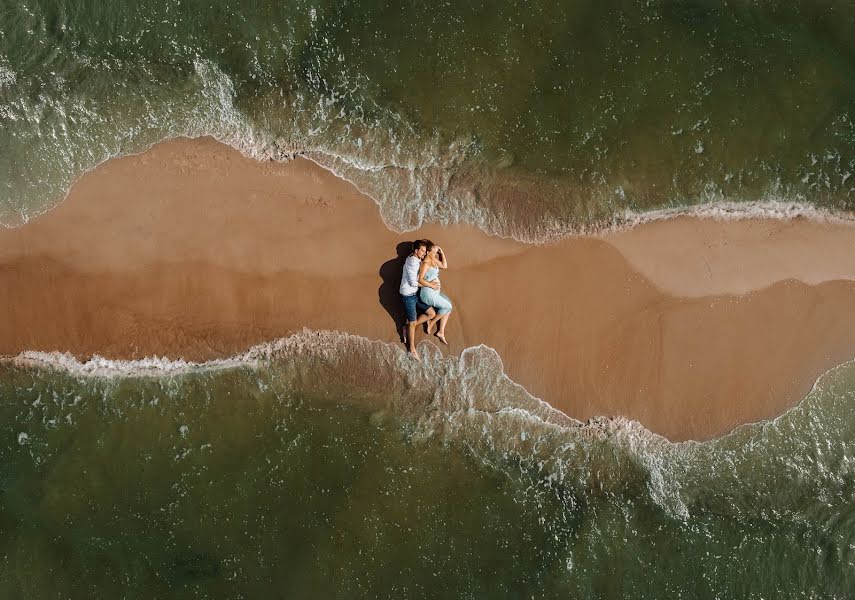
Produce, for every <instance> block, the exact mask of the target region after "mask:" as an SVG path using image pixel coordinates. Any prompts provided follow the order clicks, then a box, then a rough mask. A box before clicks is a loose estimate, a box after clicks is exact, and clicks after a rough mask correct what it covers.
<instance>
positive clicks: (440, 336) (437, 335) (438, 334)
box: [436, 331, 448, 346]
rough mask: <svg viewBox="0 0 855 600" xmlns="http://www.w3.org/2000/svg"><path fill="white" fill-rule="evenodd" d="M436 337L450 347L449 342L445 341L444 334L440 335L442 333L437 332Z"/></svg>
mask: <svg viewBox="0 0 855 600" xmlns="http://www.w3.org/2000/svg"><path fill="white" fill-rule="evenodd" d="M436 337H437V339H438V340H439V341H440V342H442V343H443V344H445V345H446V346H448V342H446V341H445V335H443V334H442V333H440V332H438V331H437V332H436Z"/></svg>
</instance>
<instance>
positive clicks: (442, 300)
mask: <svg viewBox="0 0 855 600" xmlns="http://www.w3.org/2000/svg"><path fill="white" fill-rule="evenodd" d="M434 279H437V280H438V279H439V269H437V268H436V267H431V268H430V269H428V270H427V271H425V281H433V280H434ZM419 297H421V299H422V302H424V303H425V304H427V305H428V306H433V307H434V308H435V309H436V312H437V313H438V314H440V315H445V314H448V313H450V312H451V300H449V299H448V296H446V295H445V294H443V293H442V292H440V291H439V290H434V289H431V288H429V287H423V288H420V289H419Z"/></svg>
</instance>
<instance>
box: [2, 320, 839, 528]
mask: <svg viewBox="0 0 855 600" xmlns="http://www.w3.org/2000/svg"><path fill="white" fill-rule="evenodd" d="M419 349H420V352H421V354H422V357H423V360H422V361H421V362H418V361H413V360H411V359H410V358H409V357H408V356H407V354H406V353H405V352H403V350H402V349H401V348H400V347H398V346H397V345H396V344H390V343H386V342H381V341H372V340H369V339H367V338H364V337H361V336H355V335H350V334H344V333H339V332H335V331H310V330H303V331H302V332H299V333H296V334H294V335H291V336H289V337H286V338H281V339H277V340H273V341H271V342H268V343H264V344H259V345H257V346H254V347H252V348H250V349H249V350H247V351H246V352H244V353H241V354H237V355H235V356H232V357H229V358H225V359H218V360H211V361H205V362H190V361H183V360H169V359H165V358H161V357H151V358H145V359H141V360H127V361H125V360H108V359H105V358H103V357H98V356H95V357H92V358H91V359H89V360H84V361H81V360H78V359H76V358H74V357H73V356H71V355H68V354H63V353H56V352H54V353H45V352H23V353H21V354H19V355H18V356H15V357H8V358H4V359H0V364H3V363H5V364H7V365H11V366H17V367H27V368H39V369H58V370H62V371H65V372H68V373H70V374H73V375H76V376H79V377H81V378H85V379H88V378H108V379H112V378H125V377H171V376H174V375H183V374H189V373H198V372H211V371H218V370H223V369H232V368H244V369H245V368H249V369H263V368H272V369H274V372H279V373H284V374H286V377H288V378H289V381H290V380H291V379H292V378H293V379H294V381H296V382H297V385H303V386H306V385H307V386H309V389H310V390H311V389H316V388H317V389H320V388H325V386H327V385H329V384H334V385H339V386H344V387H345V388H346V389H348V390H352V391H353V393H354V394H355V395H356V397H359V398H367V399H368V401H369V402H375V401H376V402H378V403H379V405H378V406H377V407H376V408H377V409H379V410H380V411H385V410H389V411H391V412H392V413H394V414H396V415H398V416H399V417H401V418H403V419H404V420H405V422H408V423H409V425H408V429H407V431H408V434H409V435H410V436H411V437H412V439H413V440H414V442H416V443H418V442H419V440H428V439H431V438H435V437H437V436H439V437H440V438H443V439H449V440H456V441H462V442H463V443H465V444H466V446H467V448H468V449H469V450H470V451H471V452H473V455H474V456H476V457H478V458H479V459H480V460H483V461H485V463H489V464H490V465H491V466H492V467H495V468H500V469H505V468H507V467H508V465H515V464H519V465H521V467H520V468H525V469H533V470H534V471H535V472H537V473H538V474H539V475H538V477H540V478H541V479H542V481H543V484H544V485H546V486H552V485H560V486H562V487H565V488H567V489H578V490H581V491H582V492H583V493H587V492H585V490H590V489H600V490H603V491H604V492H607V493H610V494H621V493H623V490H624V489H625V488H626V486H627V485H628V484H630V483H631V484H632V485H638V484H641V485H644V486H646V488H647V493H648V496H649V498H650V499H651V500H652V501H653V502H655V503H656V504H657V505H658V506H660V507H661V508H662V509H663V510H665V511H666V512H667V513H668V514H670V515H672V517H673V518H675V519H680V520H684V519H688V518H690V517H691V515H692V513H693V512H695V511H697V510H702V511H703V510H706V508H705V507H703V506H702V507H696V506H694V505H693V502H694V498H696V497H697V494H698V490H703V489H733V490H737V492H739V490H741V489H743V488H744V485H742V484H740V483H739V481H741V479H740V478H741V475H740V473H741V472H742V471H743V470H744V469H745V468H746V467H745V465H749V464H754V463H755V462H756V461H771V462H770V463H769V464H770V465H772V466H773V467H774V468H776V469H779V468H782V467H780V465H778V464H777V463H776V462H775V461H777V460H778V457H779V456H780V455H781V452H782V450H781V449H780V448H779V446H780V444H781V443H782V442H781V441H780V440H781V439H784V441H785V442H786V443H787V444H793V443H795V442H796V438H793V435H794V433H793V430H792V425H787V423H788V422H791V421H792V415H793V414H794V413H799V414H801V413H800V411H804V410H808V409H803V407H802V406H801V405H799V406H797V407H795V408H793V409H790V411H788V413H786V414H785V415H782V416H781V417H778V418H777V419H774V420H772V421H769V422H765V423H758V424H752V425H744V426H742V427H740V428H738V429H737V430H735V431H734V432H732V433H731V434H728V435H725V436H723V437H722V438H718V439H715V440H711V441H708V442H680V443H672V442H669V441H668V440H667V439H665V438H663V437H661V436H659V435H657V434H655V433H653V432H651V431H649V430H647V429H645V428H644V427H643V426H642V425H641V424H640V423H638V422H636V421H632V420H629V419H626V418H623V417H615V418H611V417H609V418H606V417H596V418H593V419H590V420H588V421H587V422H580V421H577V420H575V419H572V418H570V417H568V416H567V415H565V414H563V413H561V412H560V411H557V410H556V409H554V408H553V407H552V406H550V405H549V404H547V403H546V402H544V401H542V400H541V399H539V398H536V397H534V396H533V395H531V394H530V393H528V392H527V391H526V390H525V388H524V387H523V386H521V385H519V384H517V383H516V382H514V381H512V380H511V379H510V378H509V377H508V376H507V374H506V373H505V372H504V367H503V365H502V361H501V358H500V357H499V355H498V354H497V353H496V352H495V350H493V349H492V348H489V347H487V346H475V347H471V348H467V349H466V350H464V351H463V352H462V353H461V355H460V356H459V357H451V356H448V357H447V356H443V355H442V353H441V352H440V351H439V349H437V348H436V347H435V346H433V345H432V344H431V343H430V342H422V344H421V345H420V347H419ZM845 366H847V365H842V366H839V367H835V369H832V370H830V371H829V372H828V373H827V374H824V375H823V376H821V377H820V378H818V380H817V384H816V385H815V387H814V390H812V392H811V395H814V394H816V392H817V390H818V386H819V385H820V384H819V382H820V381H822V380H824V379H825V378H826V376H829V377H833V375H834V372H835V371H836V370H837V369H842V368H844V367H845ZM355 367H358V368H355ZM300 382H302V383H300ZM844 400H845V399H844ZM360 402H361V400H360ZM825 410H826V409H825V408H823V409H822V411H825ZM835 410H836V409H835ZM821 414H824V412H823V413H821ZM797 419H800V420H801V419H803V418H802V417H798V416H797ZM801 429H802V427H800V428H799V429H798V431H799V432H800V431H801ZM808 429H810V430H809V431H808V430H807V429H806V430H805V432H802V433H797V434H795V435H798V436H800V438H799V440H798V443H799V444H801V446H803V447H804V448H803V450H804V452H806V453H808V454H809V452H810V450H811V448H812V447H813V446H812V443H813V442H812V438H811V437H810V436H811V435H814V434H816V435H820V436H822V437H823V439H826V437H827V436H828V435H831V438H832V439H833V438H834V435H835V434H834V432H833V431H829V430H824V429H822V428H821V427H817V426H816V424H815V423H814V425H812V427H811V428H808ZM779 430H780V431H779ZM22 433H25V432H22ZM189 433H190V431H189V429H184V428H183V426H179V427H178V434H179V435H181V436H188V435H189ZM25 435H26V434H25ZM838 437H839V435H838ZM801 438H804V439H801ZM19 442H20V443H22V444H23V443H27V442H28V439H27V438H21V439H19ZM839 443H843V444H844V445H845V440H842V441H840V442H839ZM497 460H501V461H502V462H501V463H496V461H497ZM829 460H836V459H835V458H834V456H832V457H831V458H830V459H829ZM503 465H504V466H503ZM526 465H527V466H526ZM787 468H789V467H787ZM792 468H800V467H799V465H795V466H794V467H792ZM814 470H816V469H814ZM816 476H817V477H820V476H822V477H825V479H818V480H817V481H819V483H818V484H817V485H819V486H823V485H832V484H833V483H834V481H836V479H834V477H837V476H836V475H835V474H834V473H833V472H832V471H829V470H827V469H826V470H822V469H820V470H819V471H817V475H816ZM734 478H735V479H736V480H737V481H736V482H733V481H729V480H730V479H734ZM826 480H828V481H826ZM832 480H833V481H832ZM722 481H725V483H726V485H724V486H723V487H722V483H721V482H722ZM829 482H831V483H829ZM763 485H764V486H766V484H765V483H764V484H763ZM763 489H764V490H765V491H764V493H766V495H767V498H766V501H767V502H768V503H770V505H771V506H777V505H778V503H786V502H788V500H787V499H786V497H785V496H782V495H780V494H777V492H775V490H774V486H772V485H771V484H769V485H768V486H766V487H765V488H763ZM737 492H734V493H737ZM568 501H569V502H572V498H571V499H570V500H568ZM752 506H753V505H752V504H751V503H743V504H742V505H741V507H740V509H739V510H740V511H742V512H743V513H745V514H752V511H754V510H755V508H752ZM796 517H797V515H796Z"/></svg>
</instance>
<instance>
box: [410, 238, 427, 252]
mask: <svg viewBox="0 0 855 600" xmlns="http://www.w3.org/2000/svg"><path fill="white" fill-rule="evenodd" d="M427 245H428V243H427V242H426V241H425V240H416V241H415V242H413V252H415V251H416V250H418V249H419V248H421V247H422V246H427Z"/></svg>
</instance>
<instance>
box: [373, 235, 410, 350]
mask: <svg viewBox="0 0 855 600" xmlns="http://www.w3.org/2000/svg"><path fill="white" fill-rule="evenodd" d="M395 251H396V252H397V253H398V256H397V257H395V258H393V259H391V260H387V261H386V262H384V263H383V265H382V266H381V267H380V279H382V280H383V282H382V283H381V284H380V287H379V288H378V289H377V295H378V297H379V299H380V304H381V305H382V306H383V308H385V309H386V312H387V313H389V316H390V317H392V321H393V323H394V325H395V331H396V332H397V334H398V339H399V340H400V341H401V343H404V333H403V331H404V325H405V324H406V314H405V313H404V305H403V303H402V302H401V296H400V293H399V291H398V290H399V289H400V286H401V274H402V273H403V271H404V261H406V260H407V257H408V256H409V255H410V253H412V251H413V243H412V242H401V243H400V244H398V245H397V246H396V247H395Z"/></svg>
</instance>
